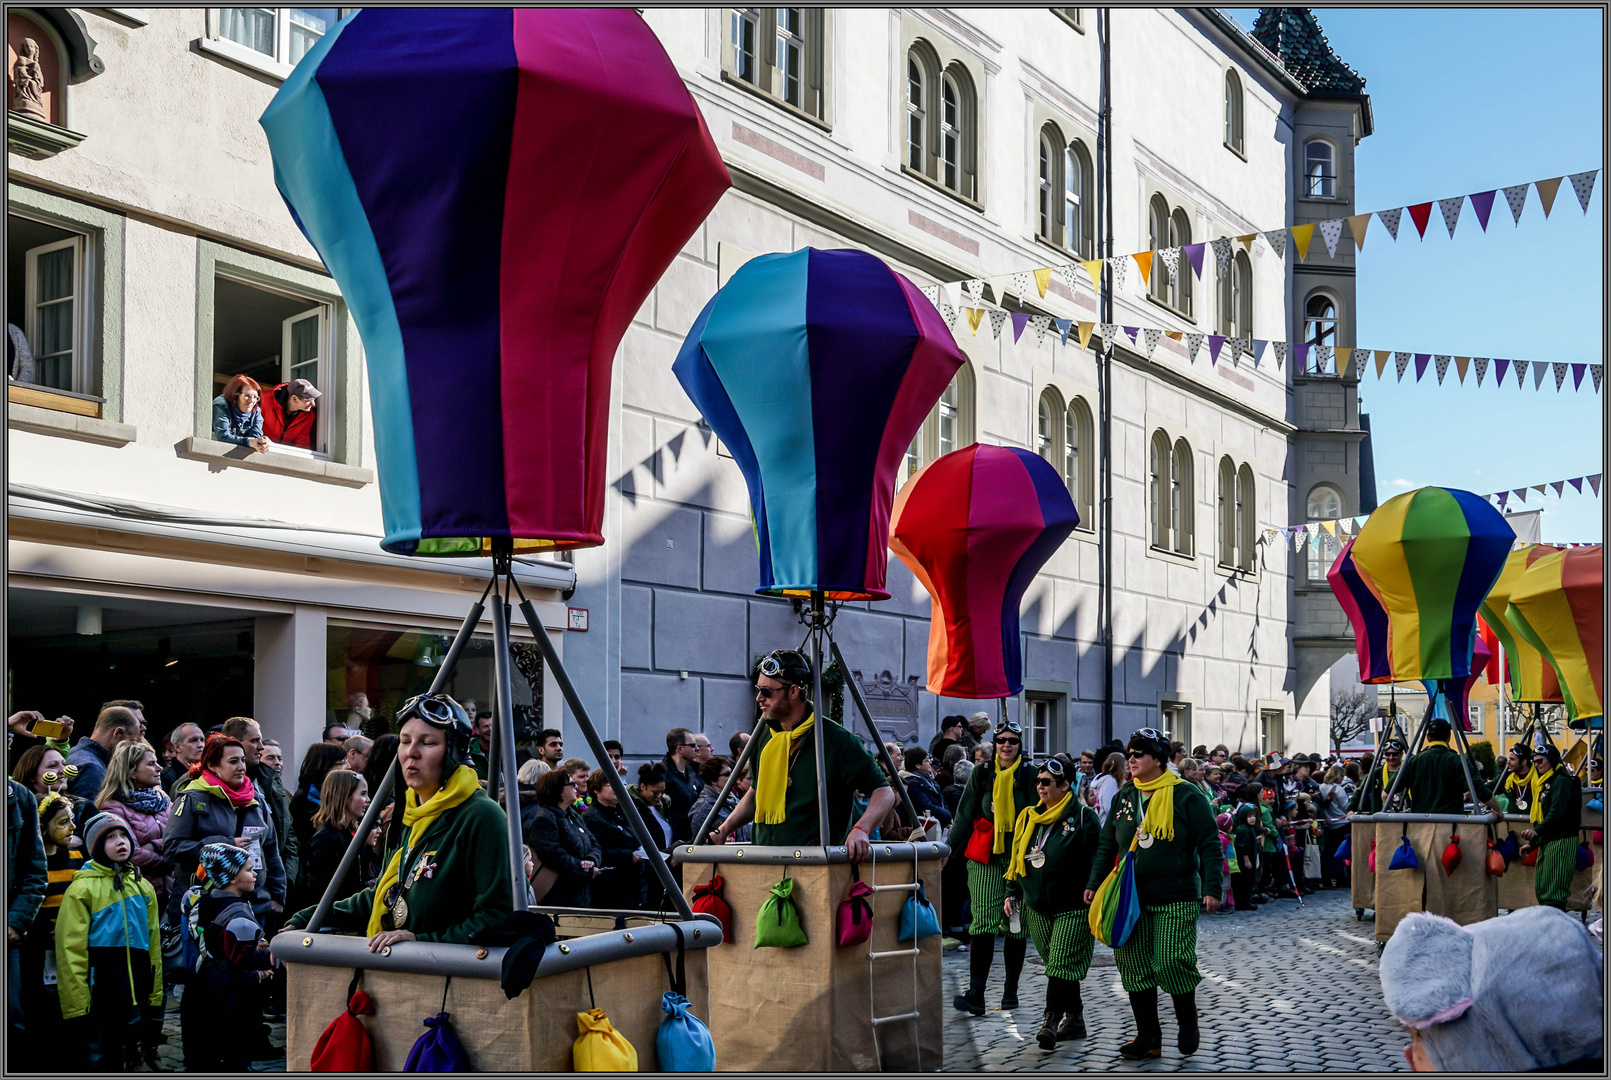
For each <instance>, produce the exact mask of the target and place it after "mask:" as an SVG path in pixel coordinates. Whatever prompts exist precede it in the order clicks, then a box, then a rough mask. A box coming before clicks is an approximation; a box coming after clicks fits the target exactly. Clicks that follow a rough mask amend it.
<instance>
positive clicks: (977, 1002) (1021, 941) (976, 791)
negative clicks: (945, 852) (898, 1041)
mask: <svg viewBox="0 0 1611 1080" xmlns="http://www.w3.org/2000/svg"><path fill="white" fill-rule="evenodd" d="M995 739H996V742H995V748H996V752H995V754H994V756H992V757H991V758H990V760H988V761H986V762H985V763H984V764H983V765H977V766H975V767H974V769H973V771H972V772H970V773H969V774H968V780H967V783H966V784H964V785H963V787H962V797H961V798H960V799H958V800H957V812H956V817H954V818H953V819H952V821H951V834H950V836H949V837H948V838H947V840H946V842H947V843H948V844H949V845H950V847H951V857H952V858H955V857H956V856H957V855H958V854H961V853H963V852H966V851H967V848H968V841H969V840H970V839H971V838H972V837H973V835H974V834H975V832H977V833H979V834H980V838H979V840H978V841H977V843H978V844H979V845H980V846H983V847H984V849H985V851H987V852H988V853H989V854H988V856H987V858H986V861H984V862H980V861H978V860H975V859H969V860H968V899H969V902H970V903H971V904H972V908H973V919H972V921H971V922H970V923H969V925H968V937H969V946H968V949H969V953H968V968H969V971H968V992H967V993H966V994H958V995H957V997H956V998H955V999H954V1000H953V1001H952V1004H953V1005H955V1006H956V1007H957V1008H958V1009H961V1010H962V1011H964V1012H970V1013H972V1014H973V1015H975V1016H983V1015H984V1012H985V1003H984V991H985V980H986V979H988V978H989V977H990V962H991V960H993V959H994V957H995V951H996V935H997V934H1002V935H1005V936H1006V938H1007V944H1006V946H1005V948H1003V949H1002V954H1003V956H1004V958H1005V960H1006V964H1007V984H1006V987H1005V988H1004V989H1003V990H1002V992H1001V1007H1002V1008H1003V1009H1016V1008H1017V1007H1018V976H1019V975H1021V974H1022V973H1023V970H1024V955H1025V954H1026V953H1027V952H1028V951H1029V939H1028V936H1027V935H1026V934H1025V933H1024V931H1023V929H1022V928H1021V927H1020V928H1019V929H1017V930H1014V929H1013V927H1012V923H1011V922H1010V921H1009V920H1008V919H1007V917H1006V915H1005V914H1004V908H1003V903H1002V902H1003V901H1004V900H1006V899H1007V882H1006V880H1005V875H1006V873H1007V860H1008V859H1009V858H1010V857H1011V854H1012V828H1013V823H1014V822H1016V821H1017V820H1018V815H1019V814H1021V813H1022V812H1023V811H1024V809H1025V808H1026V807H1030V806H1034V805H1035V803H1036V802H1037V801H1038V800H1039V796H1038V795H1036V794H1035V773H1034V770H1033V769H1031V768H1028V767H1025V768H1020V767H1019V766H1020V765H1021V764H1022V763H1023V747H1024V734H1023V729H1022V728H1021V727H1019V726H1018V724H1017V723H1015V722H1014V721H1012V720H1003V721H1001V722H1000V723H999V724H997V725H996V736H995ZM998 803H999V804H1000V810H999V811H998V810H997V804H998ZM1009 803H1010V804H1011V805H1010V806H1009Z"/></svg>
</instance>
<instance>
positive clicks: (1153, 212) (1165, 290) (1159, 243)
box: [1147, 195, 1169, 303]
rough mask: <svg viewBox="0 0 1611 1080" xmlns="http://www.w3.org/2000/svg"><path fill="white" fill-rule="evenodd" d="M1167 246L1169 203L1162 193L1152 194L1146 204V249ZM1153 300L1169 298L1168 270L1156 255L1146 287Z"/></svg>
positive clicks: (1151, 249)
mask: <svg viewBox="0 0 1611 1080" xmlns="http://www.w3.org/2000/svg"><path fill="white" fill-rule="evenodd" d="M1168 246H1169V204H1168V203H1166V202H1164V198H1163V196H1162V195H1154V196H1153V197H1152V201H1151V202H1150V203H1148V204H1147V249H1148V250H1149V251H1157V250H1158V249H1159V248H1165V247H1168ZM1147 292H1148V295H1150V296H1151V297H1152V298H1153V299H1154V300H1162V301H1164V302H1166V303H1167V302H1168V300H1169V271H1168V269H1167V268H1166V267H1165V266H1164V264H1163V261H1162V260H1161V259H1158V258H1157V257H1154V258H1153V261H1152V283H1151V285H1150V286H1149V287H1148V289H1147Z"/></svg>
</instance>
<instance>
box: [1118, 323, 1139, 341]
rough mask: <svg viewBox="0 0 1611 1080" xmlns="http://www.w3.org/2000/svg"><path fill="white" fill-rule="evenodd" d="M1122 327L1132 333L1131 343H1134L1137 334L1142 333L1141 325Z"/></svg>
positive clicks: (1126, 331) (1127, 332)
mask: <svg viewBox="0 0 1611 1080" xmlns="http://www.w3.org/2000/svg"><path fill="white" fill-rule="evenodd" d="M1120 329H1121V330H1123V331H1124V332H1125V333H1126V334H1129V335H1130V344H1132V345H1134V344H1135V342H1136V335H1137V334H1139V333H1141V327H1139V326H1123V327H1120Z"/></svg>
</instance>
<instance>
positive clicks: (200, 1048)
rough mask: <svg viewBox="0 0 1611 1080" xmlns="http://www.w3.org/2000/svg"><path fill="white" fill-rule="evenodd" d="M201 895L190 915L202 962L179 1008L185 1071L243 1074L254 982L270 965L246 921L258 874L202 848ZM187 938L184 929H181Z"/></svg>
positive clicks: (230, 851)
mask: <svg viewBox="0 0 1611 1080" xmlns="http://www.w3.org/2000/svg"><path fill="white" fill-rule="evenodd" d="M201 865H202V868H203V869H204V870H205V871H206V872H207V886H206V891H205V892H203V893H202V894H201V900H200V903H199V904H198V906H197V911H196V926H197V930H198V931H199V932H200V935H201V941H200V943H199V944H200V950H199V952H200V954H201V959H200V962H199V963H198V964H197V968H196V972H195V974H194V975H192V976H191V978H190V984H189V985H188V986H187V987H186V988H185V996H184V997H183V998H181V999H180V1001H179V1022H180V1030H181V1031H182V1032H183V1034H184V1042H185V1071H186V1072H246V1071H247V1070H248V1069H249V1068H250V1067H251V1064H252V1053H251V1051H252V1047H253V1045H254V1041H253V1040H252V1039H251V1038H250V1037H248V1035H249V1033H254V1032H256V1030H257V1027H258V1023H259V1021H260V1009H261V1002H262V995H261V994H260V993H259V992H258V990H257V984H258V982H259V981H261V980H263V979H266V978H268V977H269V975H270V974H272V972H271V971H270V968H271V966H272V964H273V961H272V960H271V959H270V958H269V954H268V939H267V938H266V937H264V936H263V928H262V926H261V925H259V924H258V921H257V917H256V916H255V915H253V914H252V903H251V897H252V894H253V893H254V892H255V891H256V889H257V872H256V871H255V870H253V869H252V856H251V854H250V853H249V852H248V851H247V850H246V849H244V848H238V847H236V846H234V845H233V844H207V845H205V846H204V847H203V848H202V849H201ZM184 932H185V933H189V932H190V931H189V928H188V927H186V928H185V931H184Z"/></svg>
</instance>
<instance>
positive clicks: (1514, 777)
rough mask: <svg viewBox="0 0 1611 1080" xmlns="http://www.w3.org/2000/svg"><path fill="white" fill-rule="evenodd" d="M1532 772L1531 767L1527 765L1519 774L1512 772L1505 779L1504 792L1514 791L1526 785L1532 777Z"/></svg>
mask: <svg viewBox="0 0 1611 1080" xmlns="http://www.w3.org/2000/svg"><path fill="white" fill-rule="evenodd" d="M1532 770H1533V767H1532V766H1531V765H1529V766H1528V767H1527V768H1526V769H1524V770H1523V771H1521V772H1513V773H1511V774H1510V775H1509V776H1507V777H1505V790H1506V791H1515V790H1516V789H1517V788H1519V787H1521V786H1522V785H1523V784H1526V783H1528V782H1529V781H1530V780H1531V779H1532V775H1531V774H1532Z"/></svg>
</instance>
